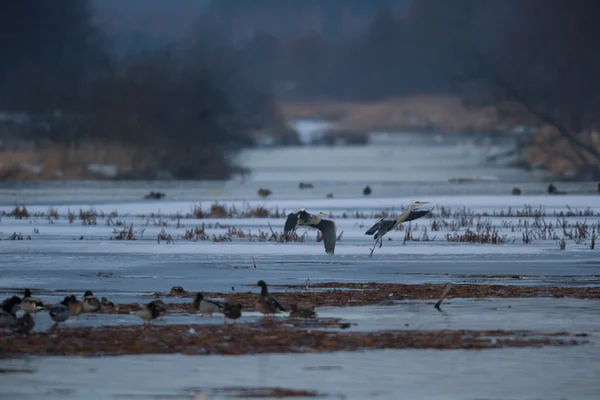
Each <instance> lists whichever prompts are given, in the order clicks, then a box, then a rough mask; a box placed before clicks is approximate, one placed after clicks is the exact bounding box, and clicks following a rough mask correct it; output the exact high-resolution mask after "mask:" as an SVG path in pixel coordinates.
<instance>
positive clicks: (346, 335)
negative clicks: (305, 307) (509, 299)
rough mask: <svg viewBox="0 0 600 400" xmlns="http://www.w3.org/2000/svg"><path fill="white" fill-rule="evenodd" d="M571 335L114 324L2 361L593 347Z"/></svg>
mask: <svg viewBox="0 0 600 400" xmlns="http://www.w3.org/2000/svg"><path fill="white" fill-rule="evenodd" d="M579 337H580V336H572V335H569V334H568V333H566V332H556V333H536V332H530V331H502V330H484V331H476V330H453V331H449V330H446V331H418V330H413V331H409V330H383V331H378V332H349V331H331V330H329V331H327V330H311V329H298V328H296V327H294V326H292V325H290V324H288V322H287V321H286V320H282V321H277V320H262V321H260V322H256V323H250V324H239V325H167V326H164V325H162V326H157V325H152V326H148V327H141V326H133V327H132V326H111V327H96V328H91V327H81V328H70V329H60V330H53V331H48V332H34V333H30V334H28V335H11V336H6V337H0V358H8V357H18V356H23V355H25V354H28V355H46V356H51V355H52V356H59V355H79V356H101V355H104V356H106V355H127V354H132V355H133V354H172V353H183V354H188V355H206V354H220V355H244V354H265V353H320V352H331V351H359V350H376V349H407V348H412V349H475V350H480V349H490V348H502V347H540V346H570V345H576V344H582V343H587V342H586V341H585V340H582V339H579Z"/></svg>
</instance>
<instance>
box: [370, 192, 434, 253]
mask: <svg viewBox="0 0 600 400" xmlns="http://www.w3.org/2000/svg"><path fill="white" fill-rule="evenodd" d="M425 204H429V202H428V201H415V202H414V203H413V204H412V205H411V206H410V207H408V210H406V212H405V213H404V214H402V215H400V216H398V217H396V218H394V219H385V218H382V219H380V220H379V221H377V223H376V224H375V225H373V226H372V227H371V228H369V230H368V231H366V232H365V235H374V236H373V238H374V239H375V246H373V248H372V249H371V254H370V255H369V257H372V256H373V251H375V247H376V246H377V243H378V242H379V247H381V246H383V236H385V234H386V233H388V232H389V231H391V230H392V229H394V228H395V227H396V226H397V225H400V224H401V223H403V222H409V221H414V220H415V219H419V218H421V217H423V216H424V215H426V214H427V213H428V212H430V211H431V210H417V209H416V208H417V207H420V206H423V205H425Z"/></svg>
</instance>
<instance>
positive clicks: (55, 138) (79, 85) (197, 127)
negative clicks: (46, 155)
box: [0, 0, 296, 179]
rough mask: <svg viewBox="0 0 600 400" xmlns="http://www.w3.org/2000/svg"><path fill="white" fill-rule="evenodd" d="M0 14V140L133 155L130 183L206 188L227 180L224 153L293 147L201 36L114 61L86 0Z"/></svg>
mask: <svg viewBox="0 0 600 400" xmlns="http://www.w3.org/2000/svg"><path fill="white" fill-rule="evenodd" d="M0 7H1V9H2V11H1V12H0V60H1V62H0V113H2V116H3V121H5V123H3V124H2V126H0V129H1V130H2V131H0V134H2V136H3V137H7V132H8V133H10V134H11V135H10V136H13V137H14V136H17V137H18V138H19V139H20V140H24V141H33V142H34V143H36V146H37V147H38V148H40V149H41V148H43V147H44V146H47V145H48V144H52V145H53V146H62V147H64V148H65V149H75V150H76V149H77V148H79V147H82V146H90V145H92V146H93V147H95V148H98V147H101V146H102V145H103V144H107V143H111V144H113V143H118V144H119V145H120V146H124V147H126V148H128V149H133V150H134V155H133V157H134V158H135V160H134V161H133V164H134V165H133V169H134V173H133V175H134V176H133V177H138V178H139V177H143V178H146V177H147V178H151V177H153V176H154V175H155V174H156V173H157V171H159V170H165V171H168V172H169V173H171V174H172V175H174V176H176V177H179V178H213V179H222V178H227V177H228V176H229V175H230V173H231V168H232V166H231V163H230V162H229V158H228V154H229V153H230V152H231V151H233V150H235V149H237V148H240V147H241V146H246V145H249V144H250V143H251V137H252V135H255V134H260V133H261V132H263V131H266V132H271V133H272V132H276V134H277V135H278V137H279V138H280V139H281V140H282V141H286V140H287V141H292V142H293V141H295V140H296V138H295V137H294V136H293V132H291V130H290V129H289V128H287V125H286V124H285V121H283V119H282V117H281V115H280V114H279V112H278V109H277V106H276V104H275V102H274V99H273V97H272V95H271V92H270V90H269V89H268V88H265V87H262V86H260V85H259V84H257V83H256V82H253V81H252V80H251V79H248V76H247V74H245V73H244V72H243V71H242V69H241V67H242V66H243V62H242V61H241V60H240V57H239V54H238V53H237V51H236V50H235V49H234V48H233V46H231V45H230V44H229V43H228V41H227V40H226V39H225V38H218V37H216V36H215V35H214V34H213V32H212V30H211V29H210V28H209V27H206V26H204V25H201V26H199V28H198V29H197V31H196V32H195V34H194V35H192V36H191V37H189V38H186V40H185V41H182V42H181V43H176V44H174V45H171V46H168V47H164V48H161V49H159V50H155V51H142V52H137V53H136V54H134V55H131V56H130V57H126V58H116V57H114V55H113V52H112V46H111V43H110V41H109V40H108V38H107V36H106V35H105V33H104V32H103V31H102V30H101V29H99V28H98V27H96V26H94V25H93V24H92V23H91V20H92V9H91V7H90V3H89V1H86V0H53V1H46V0H19V1H9V2H6V3H5V4H3V5H2V6H0ZM23 115H25V116H26V118H22V116H23ZM11 116H13V118H11ZM18 116H21V118H17V117H18ZM6 121H8V122H9V123H6ZM10 122H13V123H12V124H11V123H10ZM136 171H137V172H136ZM136 173H139V174H138V175H136Z"/></svg>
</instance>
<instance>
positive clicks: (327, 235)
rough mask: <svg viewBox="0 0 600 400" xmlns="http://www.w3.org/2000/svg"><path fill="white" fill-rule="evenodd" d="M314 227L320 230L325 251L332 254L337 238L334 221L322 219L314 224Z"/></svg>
mask: <svg viewBox="0 0 600 400" xmlns="http://www.w3.org/2000/svg"><path fill="white" fill-rule="evenodd" d="M315 228H317V229H318V230H320V231H321V233H322V234H323V244H324V245H325V253H327V254H331V255H333V253H334V252H335V242H336V239H337V236H336V226H335V222H333V221H331V220H328V219H322V220H321V221H320V222H319V223H318V224H317V225H315Z"/></svg>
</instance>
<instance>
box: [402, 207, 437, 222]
mask: <svg viewBox="0 0 600 400" xmlns="http://www.w3.org/2000/svg"><path fill="white" fill-rule="evenodd" d="M430 211H431V210H413V211H411V213H410V214H408V216H407V217H406V218H405V219H404V221H402V222H409V221H414V220H415V219H419V218H421V217H424V216H425V215H427V214H428V213H429V212H430Z"/></svg>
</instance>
